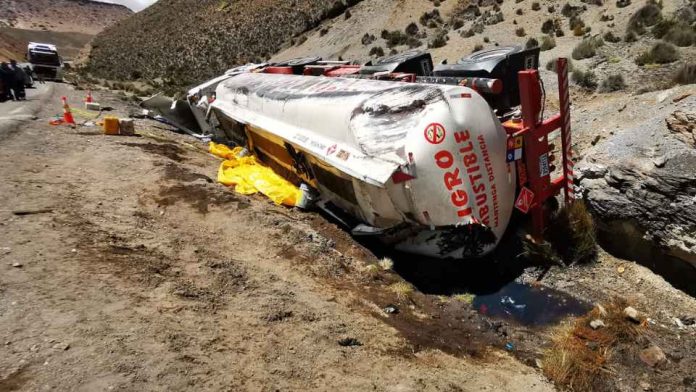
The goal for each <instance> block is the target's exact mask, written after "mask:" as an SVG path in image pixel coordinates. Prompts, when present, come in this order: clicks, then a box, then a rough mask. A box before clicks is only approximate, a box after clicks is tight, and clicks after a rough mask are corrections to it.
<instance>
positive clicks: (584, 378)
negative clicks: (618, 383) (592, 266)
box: [542, 300, 647, 391]
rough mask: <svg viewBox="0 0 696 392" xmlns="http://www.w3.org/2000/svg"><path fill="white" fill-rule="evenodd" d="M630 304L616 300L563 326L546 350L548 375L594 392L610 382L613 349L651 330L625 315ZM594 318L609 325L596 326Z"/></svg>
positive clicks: (559, 382)
mask: <svg viewBox="0 0 696 392" xmlns="http://www.w3.org/2000/svg"><path fill="white" fill-rule="evenodd" d="M626 306H628V303H627V302H626V301H624V300H614V301H613V302H611V303H609V304H608V305H607V306H606V307H605V308H600V307H595V308H594V309H593V310H592V311H590V312H589V313H588V314H586V315H585V316H583V317H580V318H578V319H576V320H575V321H574V322H573V323H570V324H566V325H563V326H562V327H559V328H558V329H557V330H556V331H555V332H554V333H553V335H552V346H551V347H550V348H549V349H548V350H546V351H545V352H544V358H543V360H542V368H543V372H544V374H545V375H546V377H548V378H549V379H550V380H551V381H553V382H554V383H556V385H559V386H562V387H565V388H568V389H571V390H573V391H593V390H597V389H598V388H599V387H600V385H602V384H606V380H605V378H606V376H607V375H608V374H611V373H612V369H611V364H610V362H611V359H612V352H613V351H614V350H615V349H616V348H617V346H618V345H619V344H634V343H636V342H637V341H638V339H639V338H640V337H641V336H642V335H644V334H646V333H647V328H646V326H645V323H643V324H640V325H636V324H634V323H632V322H631V321H629V320H627V319H626V318H625V317H624V315H623V309H624V308H625V307H626ZM594 319H601V320H603V321H604V323H605V324H606V327H602V328H599V329H596V330H594V329H592V328H591V327H590V326H589V323H590V321H592V320H594Z"/></svg>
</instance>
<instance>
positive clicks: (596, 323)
mask: <svg viewBox="0 0 696 392" xmlns="http://www.w3.org/2000/svg"><path fill="white" fill-rule="evenodd" d="M590 327H591V328H592V329H599V328H602V327H606V325H605V324H604V321H602V320H600V319H596V320H592V321H590Z"/></svg>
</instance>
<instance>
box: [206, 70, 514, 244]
mask: <svg viewBox="0 0 696 392" xmlns="http://www.w3.org/2000/svg"><path fill="white" fill-rule="evenodd" d="M216 94H217V100H216V101H215V102H214V103H213V104H212V106H213V111H214V112H215V111H219V112H221V113H222V114H224V115H225V116H228V117H230V118H232V119H234V120H235V121H237V122H239V123H242V124H245V125H249V126H251V127H253V128H254V129H258V130H263V132H267V133H269V134H272V135H274V136H275V137H277V138H280V139H282V140H284V141H286V142H287V143H290V144H291V145H292V146H293V147H294V148H296V149H298V150H301V151H303V152H305V153H306V154H310V155H311V157H312V159H313V160H316V161H319V162H321V163H322V164H325V165H328V166H330V167H331V168H333V169H335V170H336V171H338V172H340V173H342V175H345V176H346V177H347V178H350V179H351V181H350V183H352V188H353V189H351V190H350V192H351V195H354V196H355V197H354V198H353V197H346V196H341V195H345V193H344V192H338V191H337V190H336V189H331V187H330V186H329V185H330V184H321V181H319V186H318V188H319V190H320V191H321V193H322V196H326V197H327V198H329V199H332V201H334V200H333V199H336V200H335V201H336V204H337V205H339V206H342V207H344V208H346V209H347V210H349V211H351V212H352V213H353V214H354V215H356V216H357V217H358V218H360V219H361V220H363V221H364V222H365V223H367V224H369V225H371V226H374V227H376V228H380V229H392V230H389V231H388V232H389V237H391V238H393V239H394V241H396V243H397V247H398V248H401V249H403V250H405V251H409V252H414V253H420V254H425V255H430V256H437V257H466V256H476V255H480V254H483V253H486V252H488V251H490V250H491V249H492V248H493V247H494V246H495V245H496V244H497V243H498V241H499V239H500V238H501V236H502V234H503V233H504V231H505V229H506V227H507V224H508V222H509V219H510V215H511V213H512V208H513V204H514V196H515V187H516V178H515V168H514V165H512V164H508V163H507V162H506V141H507V136H506V133H505V131H504V130H503V128H502V126H501V124H500V122H499V121H498V119H497V118H496V116H495V115H494V114H493V113H492V111H491V109H490V107H489V106H488V104H487V103H486V101H485V100H484V99H483V98H482V97H481V96H480V95H478V94H477V93H476V92H475V91H473V90H471V89H468V88H466V87H458V86H448V85H428V84H415V83H400V82H390V81H376V80H365V79H350V78H326V77H310V76H296V75H279V74H265V73H245V74H240V75H237V76H233V77H231V78H229V79H227V80H225V81H223V82H222V83H220V85H219V86H218V87H217V90H216Z"/></svg>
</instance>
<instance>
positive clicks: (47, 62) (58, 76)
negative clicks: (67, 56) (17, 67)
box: [27, 42, 63, 80]
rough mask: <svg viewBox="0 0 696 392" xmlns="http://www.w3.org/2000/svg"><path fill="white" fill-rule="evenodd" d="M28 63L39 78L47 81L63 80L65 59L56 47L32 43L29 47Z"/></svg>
mask: <svg viewBox="0 0 696 392" xmlns="http://www.w3.org/2000/svg"><path fill="white" fill-rule="evenodd" d="M27 61H28V62H29V63H30V64H31V66H32V68H33V71H34V74H35V75H36V76H37V77H39V78H43V79H46V80H62V79H63V59H62V58H61V57H60V55H59V54H58V49H57V48H56V46H55V45H53V44H42V43H37V42H30V43H29V45H28V47H27Z"/></svg>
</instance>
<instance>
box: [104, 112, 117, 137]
mask: <svg viewBox="0 0 696 392" xmlns="http://www.w3.org/2000/svg"><path fill="white" fill-rule="evenodd" d="M102 128H103V129H104V135H118V134H119V130H120V127H119V124H118V117H113V116H106V117H104V125H103V126H102Z"/></svg>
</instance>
